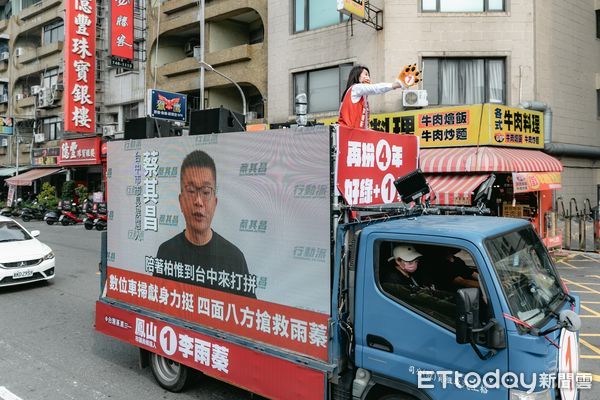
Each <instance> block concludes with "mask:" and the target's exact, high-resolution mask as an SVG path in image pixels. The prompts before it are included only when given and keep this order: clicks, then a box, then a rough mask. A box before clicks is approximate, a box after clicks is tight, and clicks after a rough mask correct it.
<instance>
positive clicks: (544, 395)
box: [509, 389, 552, 400]
mask: <svg viewBox="0 0 600 400" xmlns="http://www.w3.org/2000/svg"><path fill="white" fill-rule="evenodd" d="M509 393H510V396H509V398H510V400H552V397H551V395H550V389H546V390H542V391H539V392H531V393H527V392H523V391H520V390H515V389H509Z"/></svg>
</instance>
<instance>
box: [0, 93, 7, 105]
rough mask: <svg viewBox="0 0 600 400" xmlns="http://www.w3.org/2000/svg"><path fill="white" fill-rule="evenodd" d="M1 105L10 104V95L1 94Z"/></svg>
mask: <svg viewBox="0 0 600 400" xmlns="http://www.w3.org/2000/svg"><path fill="white" fill-rule="evenodd" d="M0 103H8V95H7V94H0Z"/></svg>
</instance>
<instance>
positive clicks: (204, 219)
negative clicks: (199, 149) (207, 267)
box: [179, 167, 217, 235]
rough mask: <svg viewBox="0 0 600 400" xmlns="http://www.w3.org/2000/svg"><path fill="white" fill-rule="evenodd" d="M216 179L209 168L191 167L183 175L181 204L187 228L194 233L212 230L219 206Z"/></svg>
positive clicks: (203, 233)
mask: <svg viewBox="0 0 600 400" xmlns="http://www.w3.org/2000/svg"><path fill="white" fill-rule="evenodd" d="M216 190H217V188H216V179H215V176H214V175H213V173H212V171H211V170H210V169H209V168H204V167H189V168H186V169H185V171H184V172H183V175H182V177H181V193H180V194H179V205H180V207H181V212H182V213H183V217H184V218H185V225H186V229H188V230H190V231H191V232H190V233H192V234H194V235H205V234H207V233H208V231H210V225H211V223H212V219H213V216H214V215H215V209H216V208H217V192H216Z"/></svg>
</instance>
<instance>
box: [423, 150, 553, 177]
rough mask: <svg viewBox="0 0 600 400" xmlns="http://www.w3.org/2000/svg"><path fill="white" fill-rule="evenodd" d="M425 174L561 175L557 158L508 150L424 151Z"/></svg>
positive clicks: (538, 153) (532, 151)
mask: <svg viewBox="0 0 600 400" xmlns="http://www.w3.org/2000/svg"><path fill="white" fill-rule="evenodd" d="M419 165H420V168H421V170H422V171H423V172H424V173H426V174H427V173H430V174H431V173H448V172H463V173H464V172H561V171H562V170H563V166H562V164H561V163H560V161H558V160H557V159H556V158H554V157H552V156H549V155H548V154H545V153H543V152H541V151H539V150H526V149H513V148H506V147H461V148H439V149H421V154H420V159H419Z"/></svg>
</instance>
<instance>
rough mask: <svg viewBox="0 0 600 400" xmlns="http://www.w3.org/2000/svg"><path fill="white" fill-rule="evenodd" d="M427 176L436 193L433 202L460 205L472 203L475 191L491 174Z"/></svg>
mask: <svg viewBox="0 0 600 400" xmlns="http://www.w3.org/2000/svg"><path fill="white" fill-rule="evenodd" d="M425 178H426V179H427V183H428V184H429V186H430V187H431V190H432V191H433V192H434V194H435V198H433V199H432V200H431V204H439V205H445V206H455V205H456V206H458V205H471V204H472V203H471V201H472V196H473V192H474V191H475V189H477V187H478V186H479V185H481V184H482V183H483V181H485V180H486V179H487V178H489V175H488V174H485V175H426V176H425ZM432 197H433V196H432Z"/></svg>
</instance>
